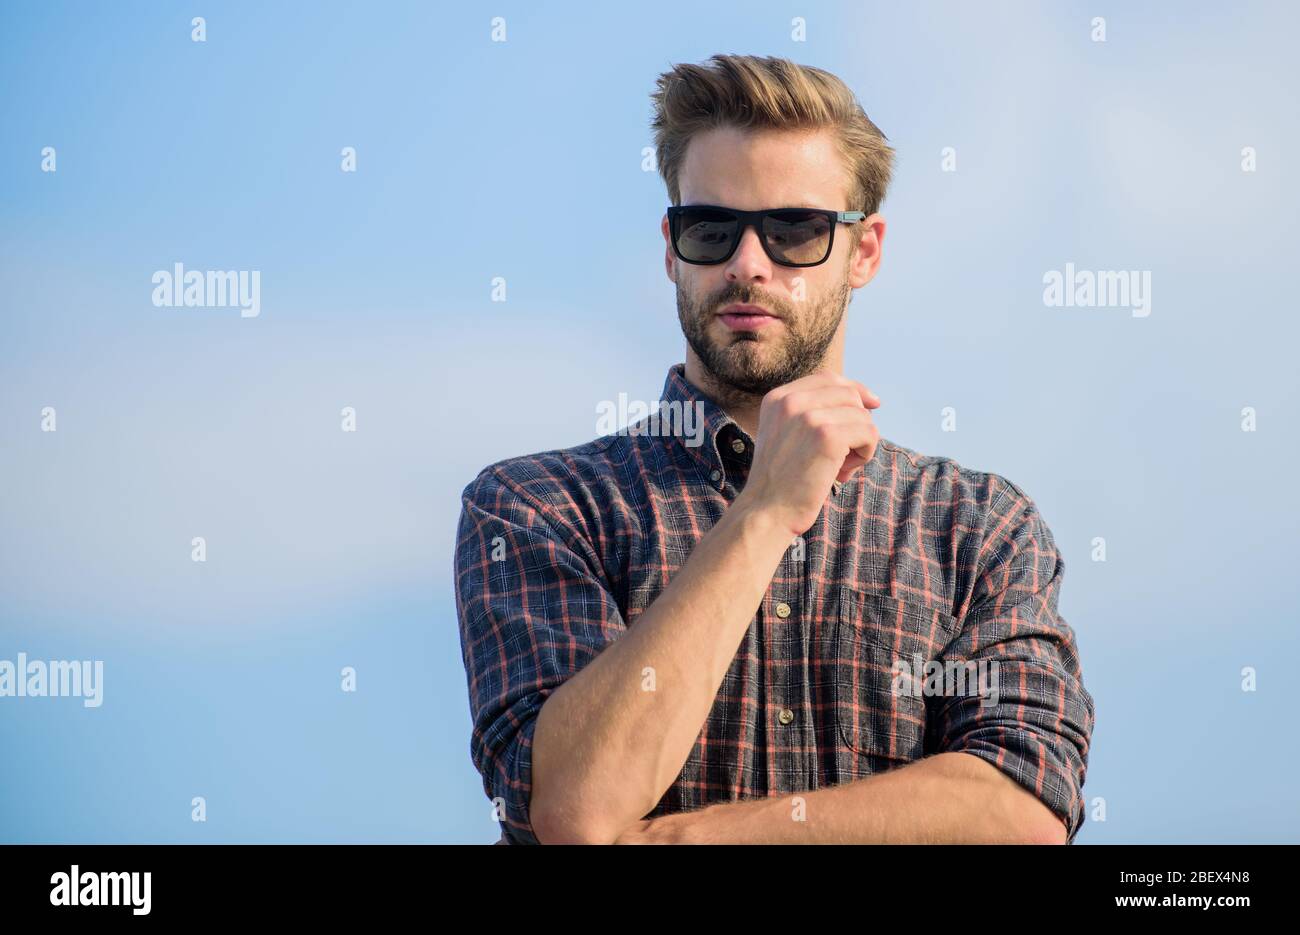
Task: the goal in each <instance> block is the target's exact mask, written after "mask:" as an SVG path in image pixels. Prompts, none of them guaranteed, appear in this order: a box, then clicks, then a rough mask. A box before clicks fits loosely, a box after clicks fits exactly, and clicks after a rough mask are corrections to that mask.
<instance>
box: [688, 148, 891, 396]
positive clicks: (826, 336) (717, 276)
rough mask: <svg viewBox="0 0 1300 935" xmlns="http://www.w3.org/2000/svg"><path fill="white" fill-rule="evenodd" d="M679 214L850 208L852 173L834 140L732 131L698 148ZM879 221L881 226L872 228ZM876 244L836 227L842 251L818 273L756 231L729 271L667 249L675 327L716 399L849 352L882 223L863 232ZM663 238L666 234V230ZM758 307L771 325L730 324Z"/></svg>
mask: <svg viewBox="0 0 1300 935" xmlns="http://www.w3.org/2000/svg"><path fill="white" fill-rule="evenodd" d="M680 183H681V195H682V204H684V205H691V204H710V205H722V206H725V207H729V208H738V209H740V210H758V209H761V208H783V207H813V208H830V209H833V210H837V211H844V210H850V209H851V208H855V207H856V206H852V205H849V204H847V203H846V198H847V192H848V189H849V177H848V170H847V167H846V165H845V163H844V160H843V157H842V156H841V155H840V153H839V150H838V149H837V148H836V146H835V142H834V138H833V137H832V136H831V134H830V132H829V131H819V132H817V133H810V132H788V131H760V132H746V131H742V130H737V129H735V128H732V127H724V128H720V129H716V130H710V131H708V132H706V133H702V134H700V135H698V136H696V137H695V138H693V139H692V140H691V143H690V145H689V147H688V148H687V151H686V159H685V161H684V163H683V166H682V171H681V178H680ZM873 222H878V227H873V226H871V225H872V224H873ZM864 226H866V227H867V232H868V236H867V237H865V238H862V240H863V243H864V245H865V246H864V249H862V250H856V249H855V248H857V247H858V246H859V238H860V236H861V235H859V236H857V237H855V236H853V232H854V227H852V226H850V225H847V224H839V225H837V226H836V230H835V239H834V246H833V248H832V251H831V255H830V256H829V257H828V258H827V260H826V262H824V263H822V264H821V265H819V266H811V267H788V266H781V265H780V264H778V263H775V262H773V261H772V260H771V259H770V258H769V257H768V255H767V253H766V252H765V251H764V250H763V246H762V243H761V242H760V241H759V239H758V233H757V231H755V230H754V228H752V227H751V228H746V229H745V232H744V236H743V238H742V240H741V242H740V243H739V244H738V245H737V246H736V251H735V253H734V254H732V256H731V258H730V259H729V260H727V261H726V262H725V263H719V264H717V265H714V266H697V265H694V264H690V263H685V262H683V261H681V260H680V259H678V258H677V256H676V255H675V254H674V253H673V250H672V246H671V244H668V247H667V265H668V276H669V278H670V279H672V280H673V281H674V282H675V283H676V286H677V317H678V319H679V321H680V322H681V326H682V332H683V333H684V334H685V336H686V341H687V344H688V346H689V348H690V350H691V351H692V352H693V354H694V356H695V357H696V358H697V359H698V361H699V363H700V365H701V367H702V369H703V371H704V373H705V375H706V376H707V377H708V378H709V379H710V380H711V381H712V382H713V383H715V384H717V387H718V389H721V390H730V391H732V392H738V393H744V394H750V395H755V396H761V395H763V394H765V393H767V392H768V391H769V390H771V389H774V388H775V387H777V386H781V385H783V384H785V383H789V382H790V381H791V380H796V379H798V378H800V377H803V376H806V375H808V374H810V373H812V372H814V371H816V370H818V369H822V367H823V364H826V363H830V362H832V361H828V353H831V354H833V355H834V358H835V360H834V361H833V363H838V362H839V361H840V359H841V357H842V349H843V318H844V310H845V308H846V306H847V304H848V300H849V296H850V294H851V290H852V289H854V288H857V287H859V286H861V285H863V284H865V283H866V282H867V281H869V280H870V279H871V277H872V275H874V272H875V267H876V265H877V263H878V262H879V238H880V236H881V235H883V232H884V222H883V220H880V219H879V217H878V216H877V215H872V216H871V217H869V218H868V219H867V221H866V222H864ZM663 233H664V238H665V240H667V238H668V236H669V232H668V222H667V219H666V218H665V219H664V222H663ZM735 303H744V304H750V305H756V306H759V307H760V308H761V309H763V310H765V311H766V312H767V313H769V315H770V316H772V317H760V318H754V317H752V316H749V317H746V316H738V315H722V314H720V313H721V312H722V311H723V310H724V309H725V308H726V307H727V306H730V305H732V304H735Z"/></svg>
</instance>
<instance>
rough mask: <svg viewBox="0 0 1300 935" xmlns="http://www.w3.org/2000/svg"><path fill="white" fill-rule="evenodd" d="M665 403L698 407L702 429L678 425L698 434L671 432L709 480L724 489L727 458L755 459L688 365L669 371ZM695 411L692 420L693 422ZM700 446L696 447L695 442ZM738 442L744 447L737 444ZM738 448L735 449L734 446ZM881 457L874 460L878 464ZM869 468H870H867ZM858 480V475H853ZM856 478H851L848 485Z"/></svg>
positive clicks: (835, 490) (744, 436)
mask: <svg viewBox="0 0 1300 935" xmlns="http://www.w3.org/2000/svg"><path fill="white" fill-rule="evenodd" d="M660 399H661V401H662V402H663V403H680V404H681V406H682V412H683V414H685V410H686V407H688V406H691V407H695V411H698V412H699V413H700V414H701V415H702V419H701V420H699V422H702V424H703V428H702V429H701V428H699V427H698V425H697V422H696V421H692V422H689V423H686V422H683V423H679V424H684V425H688V426H690V427H692V428H695V433H692V434H691V435H688V434H686V433H670V436H669V437H670V438H671V439H672V442H673V443H674V444H676V446H677V448H678V449H679V450H680V451H684V452H686V454H687V456H688V457H689V458H690V459H691V460H692V461H693V462H694V463H695V464H697V465H699V466H700V467H701V468H703V470H704V473H705V474H706V475H708V478H709V481H710V482H711V483H713V484H714V485H715V486H719V487H721V486H722V484H724V483H725V476H726V472H727V465H726V462H725V461H724V458H725V459H728V460H733V461H739V462H741V463H744V464H748V463H749V462H751V461H752V460H753V458H754V439H752V438H751V437H750V436H749V434H748V433H747V432H746V431H745V430H744V429H742V428H741V427H740V423H738V422H737V421H736V420H735V419H733V418H732V417H731V416H729V415H727V413H726V410H724V409H723V408H722V407H721V406H719V405H718V404H717V403H715V402H714V401H713V400H712V399H710V398H709V396H708V394H706V393H705V392H704V391H703V390H701V389H700V388H699V387H698V386H696V385H695V384H694V383H692V382H691V381H690V380H688V379H686V365H685V364H674V365H673V366H671V367H669V368H668V378H667V379H666V380H664V391H663V393H662V395H661V397H660ZM695 411H693V412H692V414H691V418H692V419H693V420H694V416H695ZM697 439H698V440H699V442H700V443H699V444H696V443H695V442H696V440H697ZM737 441H739V442H740V443H741V444H739V445H737V444H736V442H737ZM733 445H735V447H734V448H733V447H732V446H733ZM879 460H880V459H879V458H873V459H872V462H873V463H878V462H879ZM867 467H868V469H869V468H870V467H871V465H868V466H867ZM854 476H855V477H856V474H855V475H854ZM852 482H853V478H850V479H849V483H852ZM843 486H844V485H843V484H841V483H839V482H838V481H837V482H835V483H833V484H831V493H832V495H833V496H838V495H839V492H840V488H841V487H843Z"/></svg>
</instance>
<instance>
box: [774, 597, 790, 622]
mask: <svg viewBox="0 0 1300 935" xmlns="http://www.w3.org/2000/svg"><path fill="white" fill-rule="evenodd" d="M776 615H777V616H778V617H780V618H781V619H782V620H784V619H785V618H786V617H788V616H790V605H789V604H787V603H786V602H785V601H782V602H781V603H779V604H777V605H776Z"/></svg>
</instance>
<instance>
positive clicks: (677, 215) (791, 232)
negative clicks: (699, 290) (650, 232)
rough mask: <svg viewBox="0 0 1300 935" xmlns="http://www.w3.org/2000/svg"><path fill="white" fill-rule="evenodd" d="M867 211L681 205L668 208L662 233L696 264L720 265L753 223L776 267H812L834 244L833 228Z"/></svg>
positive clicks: (864, 215)
mask: <svg viewBox="0 0 1300 935" xmlns="http://www.w3.org/2000/svg"><path fill="white" fill-rule="evenodd" d="M866 216H867V215H866V214H865V213H864V212H862V211H831V210H829V209H825V208H769V209H767V210H766V211H737V210H736V209H734V208H723V207H720V206H718V205H684V206H681V207H677V206H674V205H670V206H669V208H668V236H669V239H670V240H672V242H673V252H674V253H676V254H677V256H678V257H679V258H680V259H681V260H683V261H685V262H687V263H695V264H698V265H700V266H712V265H715V264H717V263H725V262H726V261H727V260H729V259H731V255H732V254H733V253H735V252H736V245H737V244H739V243H740V239H741V238H742V237H743V236H744V235H745V228H746V227H749V226H750V225H753V227H754V230H755V231H756V232H757V233H758V239H759V242H760V243H762V245H763V250H764V251H765V252H766V253H767V255H768V258H769V259H771V261H772V262H773V263H778V264H780V265H781V266H817V265H818V264H819V263H825V262H826V258H827V257H828V256H830V255H831V246H832V245H833V244H834V243H835V227H836V225H838V224H852V223H854V222H855V221H861V220H862V219H863V218H865V217H866Z"/></svg>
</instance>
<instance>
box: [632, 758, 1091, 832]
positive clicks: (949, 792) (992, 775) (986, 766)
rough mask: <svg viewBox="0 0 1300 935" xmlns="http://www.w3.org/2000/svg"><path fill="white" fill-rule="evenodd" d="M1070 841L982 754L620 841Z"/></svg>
mask: <svg viewBox="0 0 1300 935" xmlns="http://www.w3.org/2000/svg"><path fill="white" fill-rule="evenodd" d="M658 842H662V843H670V842H672V843H699V844H709V843H713V844H724V843H725V844H995V843H1000V844H1015V843H1020V844H1026V843H1042V844H1053V843H1064V842H1065V826H1064V824H1063V823H1062V822H1061V820H1060V819H1059V818H1057V817H1056V816H1055V815H1054V814H1053V813H1052V812H1051V811H1050V810H1049V809H1048V808H1047V806H1045V805H1044V804H1043V803H1042V802H1041V801H1039V800H1038V799H1037V798H1035V797H1034V796H1033V795H1032V794H1031V793H1030V792H1029V791H1028V790H1026V789H1025V788H1023V787H1022V786H1020V785H1019V784H1018V783H1016V782H1015V781H1014V780H1013V779H1011V778H1010V777H1009V776H1007V775H1006V774H1004V773H1003V772H1001V771H1000V770H998V769H997V768H996V767H994V766H993V765H991V764H990V763H988V762H986V761H984V760H981V759H980V758H979V757H975V756H971V755H970V754H966V753H940V754H936V755H934V756H931V757H927V758H926V759H923V760H919V761H917V762H915V763H911V764H909V765H907V766H904V767H901V768H899V769H895V770H891V771H889V772H887V773H881V774H879V775H877V776H871V777H868V778H866V779H860V780H857V781H856V782H850V783H845V784H843V785H839V786H833V787H829V788H826V789H818V790H816V791H814V792H804V793H798V794H797V795H783V796H776V797H772V798H767V799H751V800H748V801H742V802H730V803H725V804H721V805H714V806H710V807H709V808H705V809H700V810H698V811H694V812H684V813H679V814H676V815H668V816H665V817H664V818H659V819H655V820H654V821H648V822H640V823H634V824H633V825H632V826H630V827H629V829H628V830H627V831H626V832H625V834H624V835H622V836H621V837H620V838H619V843H658Z"/></svg>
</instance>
